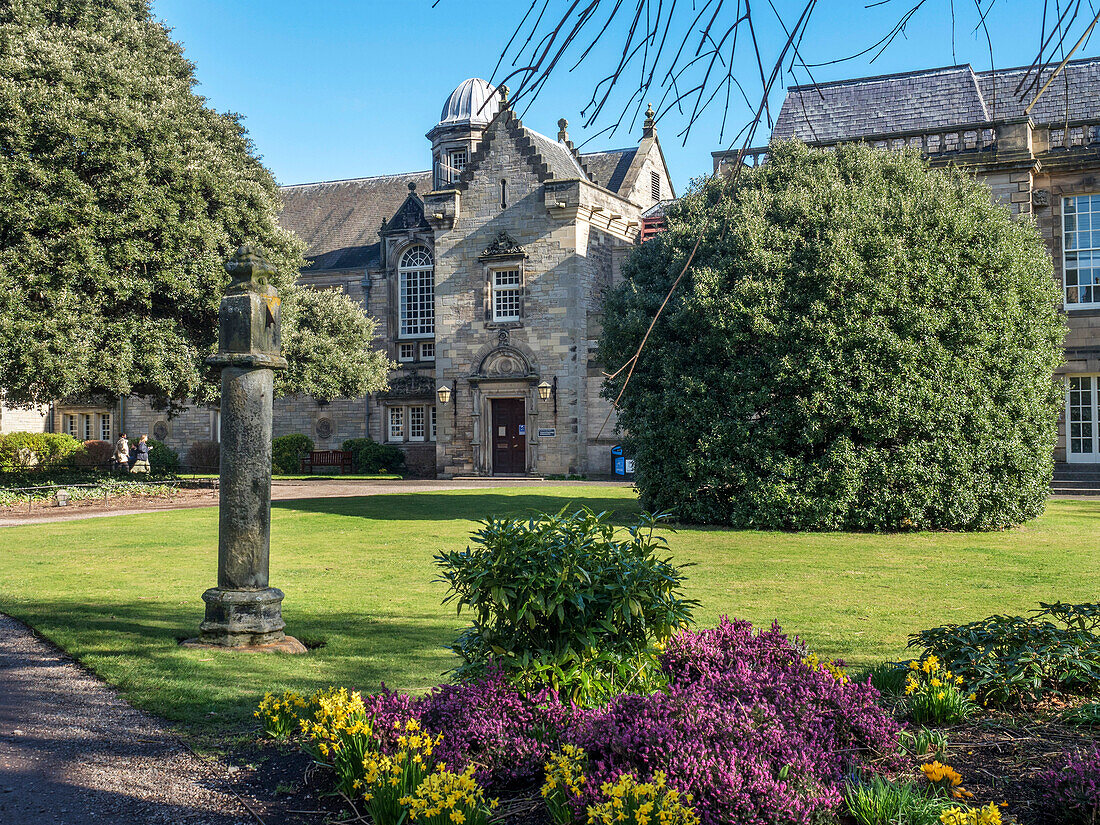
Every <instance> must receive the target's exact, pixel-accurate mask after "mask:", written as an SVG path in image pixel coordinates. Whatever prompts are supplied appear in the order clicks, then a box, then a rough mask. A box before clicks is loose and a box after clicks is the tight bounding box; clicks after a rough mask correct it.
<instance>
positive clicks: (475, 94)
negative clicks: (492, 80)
mask: <svg viewBox="0 0 1100 825" xmlns="http://www.w3.org/2000/svg"><path fill="white" fill-rule="evenodd" d="M485 101H489V102H488V103H487V104H486V102H485ZM499 109H500V97H498V96H497V93H496V89H494V88H493V87H492V86H490V85H489V83H488V82H487V81H485V80H482V79H481V78H480V77H471V78H470V79H469V80H463V81H462V83H460V84H459V86H458V88H457V89H455V90H454V91H453V92H451V96H450V97H449V98H447V102H446V103H445V104H444V105H443V112H442V114H440V116H439V125H440V126H464V125H466V124H470V125H471V126H488V125H489V121H490V120H492V119H493V115H495V114H496V113H497V111H498V110H499Z"/></svg>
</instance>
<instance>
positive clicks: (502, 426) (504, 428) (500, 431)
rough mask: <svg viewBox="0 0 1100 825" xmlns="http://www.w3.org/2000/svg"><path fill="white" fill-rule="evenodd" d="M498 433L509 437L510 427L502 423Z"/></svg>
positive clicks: (503, 436) (502, 436)
mask: <svg viewBox="0 0 1100 825" xmlns="http://www.w3.org/2000/svg"><path fill="white" fill-rule="evenodd" d="M497 435H498V436H500V437H501V438H505V437H507V435H508V428H507V427H505V426H504V425H503V424H501V425H500V426H499V427H497Z"/></svg>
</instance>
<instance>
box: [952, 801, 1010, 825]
mask: <svg viewBox="0 0 1100 825" xmlns="http://www.w3.org/2000/svg"><path fill="white" fill-rule="evenodd" d="M940 822H941V823H943V825H1001V809H1000V808H998V807H997V806H996V805H994V804H993V803H992V802H990V803H989V804H988V805H985V806H983V807H981V808H971V807H963V808H957V807H956V808H948V809H947V810H946V811H944V812H943V813H941V814H940Z"/></svg>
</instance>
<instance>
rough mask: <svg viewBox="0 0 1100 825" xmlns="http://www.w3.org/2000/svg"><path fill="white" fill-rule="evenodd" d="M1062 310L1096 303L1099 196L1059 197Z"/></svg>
mask: <svg viewBox="0 0 1100 825" xmlns="http://www.w3.org/2000/svg"><path fill="white" fill-rule="evenodd" d="M1062 230H1063V240H1064V243H1063V245H1062V247H1063V253H1062V254H1063V258H1062V263H1063V266H1062V272H1063V273H1064V280H1065V300H1066V309H1078V308H1083V307H1097V306H1100V195H1073V196H1071V197H1068V198H1064V199H1063V200H1062Z"/></svg>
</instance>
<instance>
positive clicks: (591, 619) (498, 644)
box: [435, 509, 696, 702]
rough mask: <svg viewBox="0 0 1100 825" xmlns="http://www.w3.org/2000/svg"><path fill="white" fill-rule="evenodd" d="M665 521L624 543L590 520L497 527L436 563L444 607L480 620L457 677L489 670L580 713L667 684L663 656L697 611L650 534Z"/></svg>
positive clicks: (507, 521) (642, 524) (467, 634)
mask: <svg viewBox="0 0 1100 825" xmlns="http://www.w3.org/2000/svg"><path fill="white" fill-rule="evenodd" d="M659 518H660V517H658V516H652V515H647V514H643V515H642V516H641V517H640V518H639V521H638V523H637V524H635V525H634V526H632V527H630V528H628V530H627V531H626V534H625V535H619V534H617V533H616V530H615V528H614V527H613V526H612V525H611V524H609V523H608V522H607V521H606V520H605V514H602V513H601V514H599V515H597V514H596V513H593V512H592V511H591V510H588V509H582V510H579V511H577V512H575V513H572V514H566V513H565V511H564V510H562V511H560V512H558V513H557V514H555V515H539V516H537V517H535V518H532V519H530V520H528V521H524V520H521V519H511V518H490V519H488V520H486V521H484V522H482V527H481V529H480V530H478V531H477V532H475V533H474V534H473V543H472V546H470V547H467V548H466V549H465V550H463V551H451V552H446V553H441V554H440V555H438V556H436V560H435V561H436V564H437V565H438V566H439V568H440V571H441V572H440V579H439V580H440V581H443V582H445V583H446V584H447V585H448V586H449V587H450V593H449V594H448V596H447V597H446V599H445V600H444V601H445V603H447V602H453V603H454V604H455V605H456V606H457V608H458V611H459V612H460V613H461V611H462V609H463V608H470V610H471V611H472V612H473V614H474V616H473V624H472V626H470V627H469V628H467V629H466V630H464V631H463V632H462V633H461V635H459V637H458V638H457V639H456V640H455V642H454V644H453V645H452V648H453V650H454V651H455V653H457V654H458V655H459V656H460V657H461V658H462V660H463V664H462V665H461V666H460V667H459V668H458V670H457V672H456V675H457V677H458V678H460V679H464V678H476V677H477V676H479V675H481V674H482V673H483V672H484V671H485V669H486V667H487V666H488V665H489V664H490V663H492V664H493V665H495V666H498V667H500V668H501V669H502V670H503V672H504V674H505V676H506V677H507V678H508V679H509V680H510V681H512V682H513V683H516V684H519V685H521V686H523V687H527V688H533V687H535V686H538V685H548V686H551V687H553V688H556V689H558V690H559V691H561V692H562V693H563V695H566V696H569V697H570V698H572V699H574V700H575V701H579V702H592V701H599V700H601V699H607V698H609V697H610V696H612V695H614V694H616V693H620V692H623V691H642V690H649V689H652V688H653V687H654V686H655V685H656V684H659V682H660V680H661V678H662V677H661V676H660V670H659V668H658V667H657V659H656V653H657V649H658V647H657V646H658V645H660V644H661V643H663V642H664V641H665V640H666V639H668V638H669V637H670V636H671V635H672V634H673V633H674V632H675V631H676V630H677V629H678V628H680V627H682V626H684V625H686V623H687V622H688V621H690V619H691V613H692V609H693V608H694V607H695V605H696V602H695V601H694V600H693V599H686V598H684V596H683V595H682V592H681V591H682V585H683V581H684V573H683V568H682V567H680V566H676V565H673V564H672V561H671V558H670V557H669V555H668V552H667V551H668V545H667V543H666V541H665V539H664V538H662V537H660V536H657V535H655V534H654V527H655V525H656V524H657V521H658V519H659Z"/></svg>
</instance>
